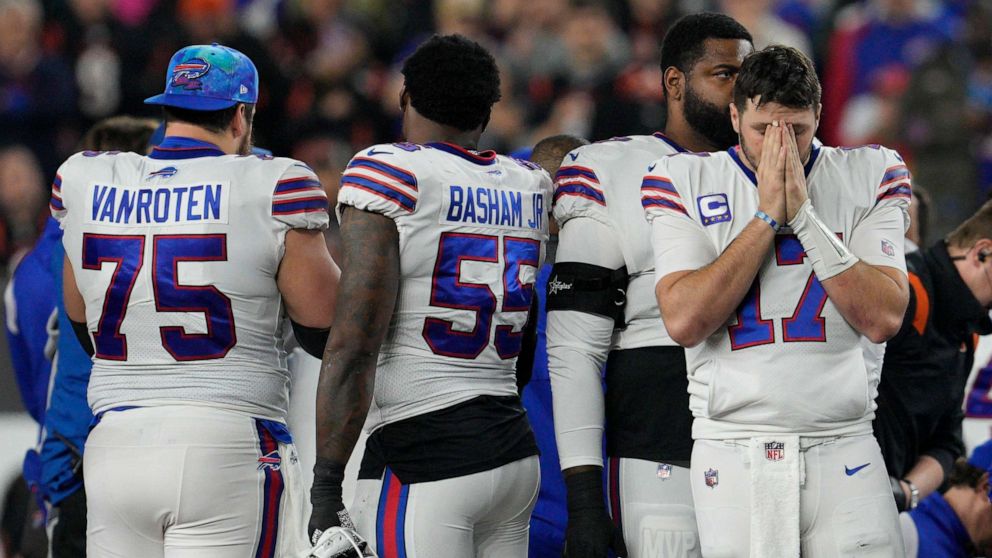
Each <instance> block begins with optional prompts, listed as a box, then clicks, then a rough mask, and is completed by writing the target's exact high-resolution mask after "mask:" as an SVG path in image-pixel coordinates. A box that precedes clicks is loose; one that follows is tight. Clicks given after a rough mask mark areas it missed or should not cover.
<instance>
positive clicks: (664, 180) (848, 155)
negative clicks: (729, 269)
mask: <svg viewBox="0 0 992 558" xmlns="http://www.w3.org/2000/svg"><path fill="white" fill-rule="evenodd" d="M806 172H807V184H808V189H809V197H810V200H811V202H812V204H813V207H814V208H815V210H816V213H817V214H818V215H819V216H820V218H821V219H822V220H823V222H824V223H825V224H826V225H827V226H829V227H830V228H831V230H833V231H834V232H835V233H837V235H838V236H839V237H840V238H841V240H842V242H843V243H844V244H845V245H846V246H847V247H848V248H849V249H850V250H851V252H853V253H854V254H855V255H856V256H858V257H859V258H860V259H861V260H862V261H864V262H865V263H867V264H870V265H880V266H889V267H894V268H897V269H899V270H902V271H903V272H904V273H905V265H906V264H905V260H904V258H903V242H902V236H903V233H904V231H905V228H906V226H907V224H908V215H907V208H908V205H909V197H910V194H911V190H910V188H911V187H910V176H909V171H908V169H907V168H906V165H905V164H904V163H903V161H902V159H901V158H900V157H899V155H898V154H897V153H895V152H894V151H891V150H889V149H886V148H884V147H879V146H866V147H859V148H852V149H839V148H832V147H818V148H815V149H814V150H813V153H812V155H811V158H810V161H809V162H808V163H807V165H806ZM641 191H642V203H643V205H644V209H645V212H646V213H647V217H648V220H649V221H651V223H652V232H653V239H654V250H655V256H656V261H657V265H658V269H657V276H658V277H659V278H661V277H664V276H665V275H667V274H669V273H673V272H676V271H684V270H695V269H699V268H701V267H703V266H705V265H707V264H709V263H710V262H712V261H714V260H715V259H716V258H717V257H718V256H719V255H720V254H721V253H722V252H723V251H724V250H725V249H726V248H727V246H729V245H730V243H731V242H733V240H734V239H735V238H736V237H737V235H738V234H740V232H741V230H742V229H743V228H744V227H745V226H746V225H747V224H748V223H749V222H750V221H751V220H752V219H753V218H754V214H755V211H756V210H757V207H758V190H757V187H756V179H755V176H754V173H752V172H751V171H750V170H749V169H748V168H747V167H746V166H745V165H744V164H743V163H742V162H741V160H740V158H739V155H738V152H737V151H736V148H734V149H731V150H729V151H726V152H720V153H713V154H705V153H696V154H679V155H673V156H671V157H667V158H663V159H660V160H659V161H658V162H657V167H656V168H655V169H654V170H653V171H652V172H651V173H649V174H648V175H647V176H645V177H644V181H643V184H642V187H641ZM881 349H882V346H880V345H874V344H872V343H870V342H868V341H867V339H865V338H863V337H862V336H861V335H860V334H859V333H858V332H857V331H856V330H855V329H854V328H852V327H851V326H850V325H849V324H848V323H847V322H846V321H845V320H844V318H843V317H842V316H841V315H840V313H839V312H838V311H837V309H836V308H835V307H834V305H833V304H832V303H831V302H830V300H829V299H828V298H827V296H826V292H825V291H824V289H823V287H822V286H821V285H820V282H819V281H818V280H817V278H816V277H815V276H814V274H813V268H812V265H810V263H809V261H808V260H807V259H806V258H805V253H804V251H803V248H802V245H801V244H800V243H799V241H798V239H797V238H796V236H795V235H793V234H791V231H789V230H788V228H783V230H782V231H780V233H779V234H778V235H777V236H776V238H775V247H774V250H772V251H769V253H768V255H767V259H766V262H765V263H764V265H763V266H762V268H761V270H760V271H759V273H758V277H757V280H756V281H755V283H754V285H753V286H752V287H751V290H750V291H749V292H748V294H747V296H745V298H744V300H743V301H742V302H741V305H740V307H739V308H738V309H737V312H736V313H735V315H733V316H731V317H730V319H729V320H728V322H727V325H726V327H721V328H719V329H718V330H717V331H716V332H714V333H713V334H712V335H711V336H710V337H709V338H708V339H706V340H705V341H703V342H702V343H700V344H699V345H697V346H696V347H693V348H691V349H687V350H686V361H687V365H688V369H689V393H690V407H691V408H692V411H693V414H694V415H695V417H696V420H695V422H694V425H693V437H695V438H709V439H726V438H739V437H749V436H754V435H756V434H762V433H785V432H788V433H797V434H799V435H809V436H813V435H815V436H826V435H837V434H853V433H867V432H871V422H870V421H871V419H872V417H873V416H874V409H875V402H874V400H875V395H876V394H877V389H876V388H877V386H878V380H879V366H878V365H879V360H880V358H879V357H880V356H881Z"/></svg>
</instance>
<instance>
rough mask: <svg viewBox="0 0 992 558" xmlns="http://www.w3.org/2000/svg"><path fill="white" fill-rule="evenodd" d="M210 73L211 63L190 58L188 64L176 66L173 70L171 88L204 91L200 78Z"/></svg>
mask: <svg viewBox="0 0 992 558" xmlns="http://www.w3.org/2000/svg"><path fill="white" fill-rule="evenodd" d="M209 71H210V63H209V62H207V61H206V60H204V59H202V58H190V59H189V60H187V61H186V62H183V63H181V64H176V67H175V68H173V69H172V81H171V82H170V86H171V87H182V88H183V89H189V90H197V89H202V88H203V84H202V83H200V78H202V77H203V76H205V75H206V74H207V72H209Z"/></svg>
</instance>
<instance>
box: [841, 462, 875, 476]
mask: <svg viewBox="0 0 992 558" xmlns="http://www.w3.org/2000/svg"><path fill="white" fill-rule="evenodd" d="M869 465H871V463H865V464H864V465H858V466H857V467H855V468H853V469H849V468H848V467H847V465H844V472H845V473H847V476H849V477H850V476H853V475H855V474H856V473H857V472H858V471H860V470H861V469H864V468H865V467H867V466H869Z"/></svg>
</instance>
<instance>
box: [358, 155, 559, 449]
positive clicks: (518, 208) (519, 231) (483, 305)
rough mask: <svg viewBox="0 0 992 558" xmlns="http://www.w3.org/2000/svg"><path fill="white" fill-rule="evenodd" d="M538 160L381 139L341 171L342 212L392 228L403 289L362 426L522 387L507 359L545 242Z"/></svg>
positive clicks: (514, 348)
mask: <svg viewBox="0 0 992 558" xmlns="http://www.w3.org/2000/svg"><path fill="white" fill-rule="evenodd" d="M550 203H551V178H550V177H549V176H548V173H547V172H545V171H544V170H542V169H541V168H540V167H538V166H536V165H534V164H532V163H529V162H526V161H519V160H516V159H512V158H509V157H504V156H501V155H496V154H495V153H493V152H491V151H487V152H479V153H477V152H473V151H466V150H464V149H462V148H460V147H457V146H454V145H451V144H447V143H431V144H426V145H415V144H409V143H399V144H384V145H376V146H373V147H372V148H371V149H367V150H365V151H362V152H360V153H358V154H357V155H355V157H354V158H353V159H352V160H351V162H350V163H349V164H348V168H347V170H346V171H345V173H344V176H342V178H341V191H340V193H339V195H338V204H339V206H338V211H341V210H342V209H343V206H352V207H355V208H357V209H361V210H364V211H371V212H375V213H380V214H382V215H385V216H387V217H389V218H391V219H393V220H394V221H395V222H396V228H397V230H398V231H399V252H400V285H399V296H398V298H397V301H396V308H395V310H394V311H393V318H392V321H391V323H390V326H389V331H388V332H387V334H386V338H385V340H384V342H383V344H382V348H381V350H380V353H379V361H378V368H377V372H376V380H375V393H374V397H373V401H372V408H371V410H370V411H369V418H368V422H367V425H366V426H367V428H368V429H369V430H370V431H371V430H374V429H375V428H377V427H378V426H379V425H382V424H388V423H391V422H395V421H399V420H403V419H407V418H410V417H413V416H417V415H421V414H424V413H427V412H431V411H435V410H438V409H443V408H446V407H449V406H451V405H454V404H456V403H459V402H462V401H466V400H468V399H472V398H474V397H477V396H480V395H495V396H507V395H515V394H516V393H517V386H516V374H515V369H514V365H515V363H516V356H517V354H518V353H519V352H520V343H521V339H522V335H521V333H520V332H521V330H522V329H523V327H524V325H525V324H526V321H527V315H528V311H529V309H530V303H531V297H532V296H533V285H534V281H535V279H536V277H537V270H538V269H539V268H540V266H541V263H542V260H543V258H544V245H545V242H546V241H547V238H548V211H549V209H550Z"/></svg>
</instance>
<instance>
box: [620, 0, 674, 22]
mask: <svg viewBox="0 0 992 558" xmlns="http://www.w3.org/2000/svg"><path fill="white" fill-rule="evenodd" d="M629 3H630V12H631V16H632V18H633V20H634V21H636V22H637V23H639V24H641V25H650V24H654V23H657V22H658V21H661V19H662V18H664V17H665V14H667V13H668V10H669V9H670V7H671V0H630V2H629Z"/></svg>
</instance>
